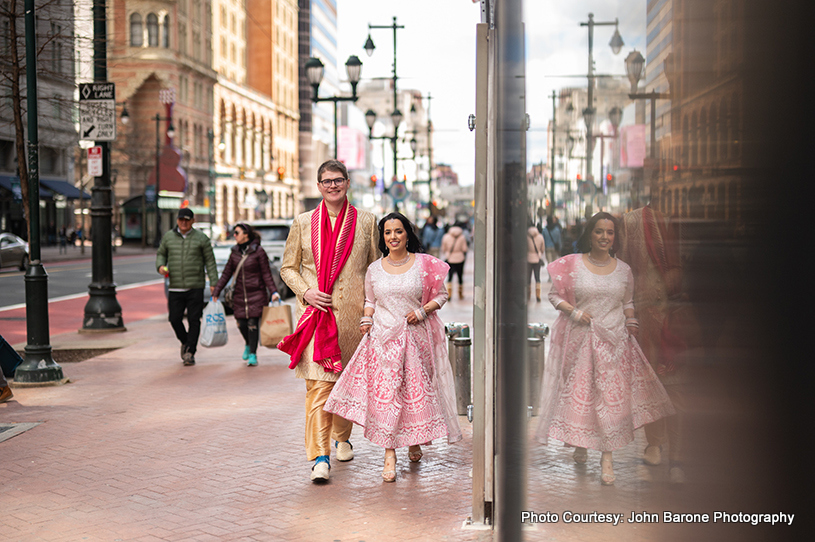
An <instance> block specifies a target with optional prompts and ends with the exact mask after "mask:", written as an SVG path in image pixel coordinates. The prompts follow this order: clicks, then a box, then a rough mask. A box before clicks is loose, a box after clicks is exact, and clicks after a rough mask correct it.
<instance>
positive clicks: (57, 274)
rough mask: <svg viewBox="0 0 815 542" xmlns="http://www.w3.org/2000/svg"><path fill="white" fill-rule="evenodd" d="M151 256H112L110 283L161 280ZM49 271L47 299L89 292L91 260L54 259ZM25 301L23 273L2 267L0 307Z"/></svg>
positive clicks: (154, 260) (153, 258) (123, 283)
mask: <svg viewBox="0 0 815 542" xmlns="http://www.w3.org/2000/svg"><path fill="white" fill-rule="evenodd" d="M155 262H156V257H155V256H154V255H144V256H142V255H138V256H120V257H114V258H113V282H114V283H115V284H116V286H117V287H120V286H126V285H128V284H138V283H144V282H148V281H155V280H158V279H161V275H159V274H158V273H156V268H155ZM45 271H46V272H47V273H48V299H49V300H53V299H57V298H62V297H65V296H70V295H76V294H83V293H88V285H89V284H90V282H91V278H92V268H91V262H90V260H88V261H80V262H77V261H73V262H55V263H51V264H46V265H45ZM21 303H25V279H24V273H22V272H20V271H16V270H4V271H3V272H1V273H0V308H3V307H8V306H11V305H18V304H21Z"/></svg>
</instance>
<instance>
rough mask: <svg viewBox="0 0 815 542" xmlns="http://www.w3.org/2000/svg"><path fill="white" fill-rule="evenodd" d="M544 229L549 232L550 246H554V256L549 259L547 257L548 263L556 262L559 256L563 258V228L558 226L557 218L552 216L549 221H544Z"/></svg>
mask: <svg viewBox="0 0 815 542" xmlns="http://www.w3.org/2000/svg"><path fill="white" fill-rule="evenodd" d="M546 229H547V230H549V235H551V236H552V244H554V246H555V254H554V255H553V257H552V258H551V259H549V257H548V255H547V260H548V261H549V263H552V262H553V261H555V260H557V259H558V257H559V256H565V255H566V254H564V253H563V244H564V243H563V226H561V225H560V220H558V217H556V216H552V219H551V220H547V221H546Z"/></svg>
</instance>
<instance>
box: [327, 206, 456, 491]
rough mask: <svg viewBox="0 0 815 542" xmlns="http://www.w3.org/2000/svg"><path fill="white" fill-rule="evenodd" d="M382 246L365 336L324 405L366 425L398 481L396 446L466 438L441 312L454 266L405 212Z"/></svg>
mask: <svg viewBox="0 0 815 542" xmlns="http://www.w3.org/2000/svg"><path fill="white" fill-rule="evenodd" d="M379 250H380V251H381V252H382V253H383V254H385V256H384V257H383V258H381V259H379V260H377V261H375V262H373V263H372V264H371V265H370V266H368V272H367V274H366V276H365V312H364V316H363V317H362V318H361V319H360V332H361V333H364V334H365V337H363V339H362V341H361V342H360V344H359V347H358V348H357V350H356V352H355V353H354V356H353V357H352V358H351V360H350V361H349V362H348V365H347V366H346V368H345V369H344V370H343V372H342V375H341V376H340V379H339V380H338V381H337V383H336V384H335V386H334V390H333V391H332V392H331V396H330V397H329V398H328V401H327V402H326V404H325V406H324V407H323V409H324V410H325V411H327V412H332V413H334V414H338V415H340V416H342V417H343V418H345V419H347V420H351V421H353V422H355V423H357V424H358V425H361V426H363V427H364V428H365V438H367V439H368V440H370V441H371V442H373V443H374V444H378V445H380V446H382V447H383V448H385V467H384V470H383V471H382V478H383V480H385V481H386V482H393V481H395V480H396V450H395V449H396V448H400V447H403V446H409V449H408V457H409V459H410V461H411V462H414V463H415V462H418V461H419V460H421V458H422V448H421V446H420V444H424V443H429V442H430V441H432V440H433V439H436V438H440V437H444V436H447V438H448V442H451V443H452V442H456V441H458V440H460V439H461V429H460V428H459V425H458V419H457V414H456V407H455V389H454V384H453V374H452V370H451V368H450V362H449V361H448V358H447V341H446V336H445V333H444V324H443V323H442V321H441V319H440V318H439V316H438V314H437V311H438V310H439V309H440V308H441V307H442V305H444V303H446V302H447V297H448V294H447V290H446V289H445V287H444V279H445V277H446V276H447V271H448V269H449V266H448V265H447V264H446V263H444V262H442V261H441V260H439V259H437V258H434V257H433V256H430V255H428V254H423V253H422V251H423V249H422V245H421V243H420V242H419V239H418V238H417V237H416V234H415V233H414V229H413V225H412V224H411V223H410V221H409V220H408V219H407V218H405V217H404V216H403V215H401V214H400V213H391V214H389V215H387V216H386V217H385V218H383V219H382V220H381V221H380V222H379Z"/></svg>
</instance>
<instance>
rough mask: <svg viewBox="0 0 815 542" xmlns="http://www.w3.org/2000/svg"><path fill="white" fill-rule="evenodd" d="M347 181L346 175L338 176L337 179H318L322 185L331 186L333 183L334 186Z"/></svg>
mask: <svg viewBox="0 0 815 542" xmlns="http://www.w3.org/2000/svg"><path fill="white" fill-rule="evenodd" d="M345 181H346V179H345V177H337V178H336V179H323V180H322V181H317V182H318V183H319V184H320V185H321V186H325V187H329V186H331V185H332V184H333V185H334V186H339V185H341V184H342V183H344V182H345Z"/></svg>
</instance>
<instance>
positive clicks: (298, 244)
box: [278, 160, 379, 482]
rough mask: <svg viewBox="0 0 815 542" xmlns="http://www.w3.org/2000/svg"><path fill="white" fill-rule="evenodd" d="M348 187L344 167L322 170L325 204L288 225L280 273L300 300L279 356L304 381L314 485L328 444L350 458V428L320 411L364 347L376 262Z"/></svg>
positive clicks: (368, 221)
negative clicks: (371, 269)
mask: <svg viewBox="0 0 815 542" xmlns="http://www.w3.org/2000/svg"><path fill="white" fill-rule="evenodd" d="M349 184H350V183H349V181H348V170H347V169H346V168H345V164H343V163H342V162H339V161H337V160H329V161H327V162H324V163H323V164H322V165H321V166H320V167H319V169H318V170H317V189H318V190H319V191H320V194H322V196H323V199H322V201H321V202H320V204H319V205H318V206H317V208H316V209H314V210H313V211H309V212H306V213H303V214H301V215H299V216H298V217H297V218H296V219H295V220H294V222H293V223H292V226H291V230H290V231H289V237H288V239H287V240H286V248H285V250H284V252H283V261H282V263H281V267H280V277H281V278H282V279H283V281H284V282H285V283H286V284H287V285H288V286H289V288H291V290H292V292H294V293H295V294H296V295H297V301H298V307H297V312H298V317H299V321H298V322H297V328H296V329H295V331H294V333H293V334H291V335H289V336H288V337H286V338H285V339H283V341H281V342H280V344H278V349H279V350H281V351H282V352H286V353H287V354H289V355H290V356H291V364H290V365H289V368H290V369H294V370H295V376H296V377H297V378H302V379H304V380H305V381H306V456H307V457H308V460H309V461H314V466H313V467H312V469H311V480H312V481H314V482H324V481H327V480H328V477H329V471H330V469H331V464H330V461H329V454H330V452H331V442H330V440H334V444H335V446H336V449H337V460H338V461H350V460H352V459H353V458H354V449H353V446H352V445H351V442H350V441H349V437H350V436H351V429H352V428H353V425H352V423H351V422H349V421H348V420H346V419H344V418H342V417H341V416H338V415H334V414H331V413H328V412H325V411H324V410H323V405H324V404H325V401H326V400H327V399H328V396H329V394H330V393H331V390H332V388H333V387H334V384H335V382H336V381H337V379H339V377H340V373H341V372H342V369H343V367H344V366H345V365H347V363H348V360H349V359H351V355H352V354H353V353H354V351H355V350H356V348H357V345H358V344H359V341H360V339H361V337H360V334H359V328H358V325H357V324H358V322H359V318H360V317H361V316H362V309H363V305H364V303H365V270H366V269H367V268H368V265H369V264H370V263H372V262H373V261H374V260H376V259H377V258H378V257H379V249H378V248H377V230H376V218H375V217H374V215H372V214H371V213H368V212H365V211H361V210H357V209H356V208H355V207H354V206H353V205H351V203H350V202H349V201H348V199H347V197H346V194H347V193H348V187H349Z"/></svg>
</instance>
